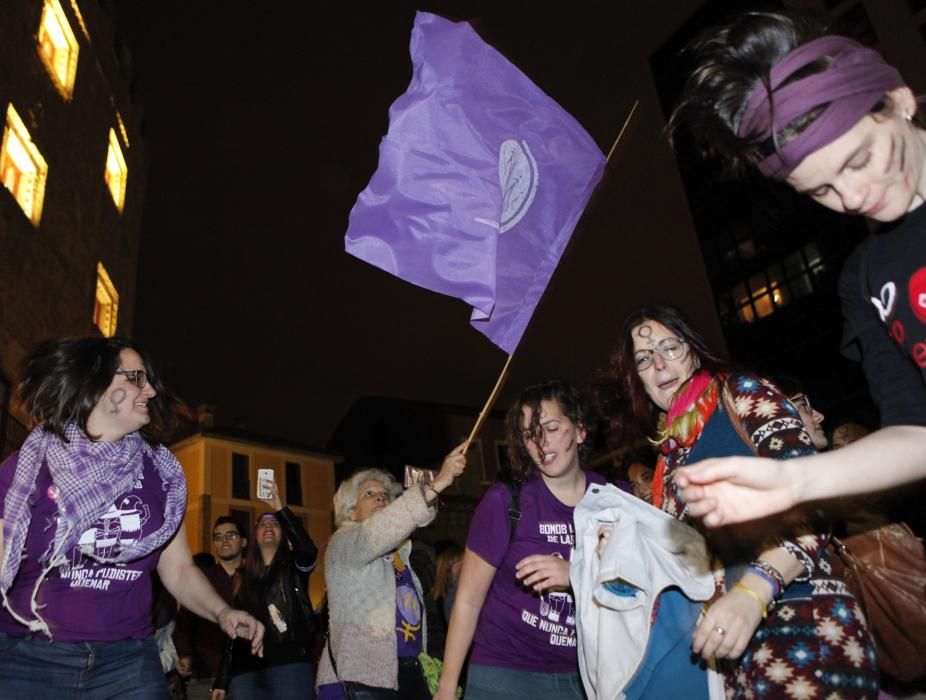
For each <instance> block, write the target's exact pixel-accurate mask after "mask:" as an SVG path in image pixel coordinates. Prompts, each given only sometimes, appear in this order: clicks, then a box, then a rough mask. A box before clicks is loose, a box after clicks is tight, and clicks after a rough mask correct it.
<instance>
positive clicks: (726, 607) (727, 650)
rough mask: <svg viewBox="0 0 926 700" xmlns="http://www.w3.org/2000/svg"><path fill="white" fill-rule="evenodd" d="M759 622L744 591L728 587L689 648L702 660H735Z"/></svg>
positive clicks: (757, 611)
mask: <svg viewBox="0 0 926 700" xmlns="http://www.w3.org/2000/svg"><path fill="white" fill-rule="evenodd" d="M760 622H762V610H761V608H760V607H759V605H757V603H756V601H755V599H754V598H753V597H752V596H750V595H749V593H747V592H746V591H744V590H742V589H739V588H732V589H730V590H729V591H727V593H726V595H724V596H723V597H722V598H721V599H720V600H718V601H717V602H715V603H714V604H713V605H711V606H710V608H708V610H707V612H706V613H705V614H704V616H703V617H702V618H701V621H700V622H699V623H698V627H697V629H696V630H695V635H694V641H693V643H692V645H691V648H692V650H693V651H694V652H695V653H696V654H701V656H702V657H704V658H705V659H710V658H711V657H717V658H718V659H736V658H739V657H740V656H742V655H743V652H744V651H746V646H747V645H748V644H749V640H750V639H752V636H753V635H754V634H755V632H756V629H757V628H758V627H759V623H760Z"/></svg>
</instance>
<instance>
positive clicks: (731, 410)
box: [720, 377, 759, 455]
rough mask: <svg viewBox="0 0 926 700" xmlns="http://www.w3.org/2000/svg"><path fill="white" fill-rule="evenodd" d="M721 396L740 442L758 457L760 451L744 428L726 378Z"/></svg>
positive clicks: (722, 383)
mask: <svg viewBox="0 0 926 700" xmlns="http://www.w3.org/2000/svg"><path fill="white" fill-rule="evenodd" d="M720 396H721V398H722V399H723V407H724V409H725V410H726V412H727V418H728V419H729V420H730V425H732V426H733V430H735V431H736V434H737V435H739V437H740V440H742V441H743V443H744V444H745V445H746V447H748V448H749V449H750V450H751V451H752V453H753V454H754V455H758V454H759V451H758V450H757V449H756V445H755V443H754V442H753V441H752V438H751V437H749V435H747V434H746V430H745V428H743V421H741V420H740V416H739V414H738V413H737V412H736V403H735V402H734V401H733V396H731V393H730V387H729V386H727V378H726V377H724V379H723V381H722V382H721V384H720Z"/></svg>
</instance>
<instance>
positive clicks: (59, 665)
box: [0, 633, 167, 700]
mask: <svg viewBox="0 0 926 700" xmlns="http://www.w3.org/2000/svg"><path fill="white" fill-rule="evenodd" d="M0 688H2V693H3V697H9V698H17V697H18V698H22V699H23V700H71V699H72V698H73V699H75V700H76V699H77V698H79V699H80V700H110V699H115V698H119V699H120V700H164V697H165V696H166V695H167V684H166V683H165V681H164V672H163V671H162V670H161V660H160V658H159V657H158V647H157V644H156V643H155V641H154V637H148V638H147V639H127V640H125V641H121V642H77V643H65V642H52V641H49V640H48V639H45V638H36V637H8V636H7V635H5V634H2V633H0Z"/></svg>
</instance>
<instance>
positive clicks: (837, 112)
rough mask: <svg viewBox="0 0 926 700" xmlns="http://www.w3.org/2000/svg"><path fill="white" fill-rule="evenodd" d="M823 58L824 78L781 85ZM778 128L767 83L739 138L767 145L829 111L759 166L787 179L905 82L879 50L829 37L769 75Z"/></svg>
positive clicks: (754, 98)
mask: <svg viewBox="0 0 926 700" xmlns="http://www.w3.org/2000/svg"><path fill="white" fill-rule="evenodd" d="M823 56H831V57H832V59H833V60H832V63H830V65H829V66H828V67H827V68H826V70H823V71H821V72H819V73H813V74H811V75H808V76H807V77H805V78H801V79H799V80H795V81H794V82H791V83H788V84H787V85H784V86H783V87H782V86H781V84H782V83H783V82H785V81H786V80H787V79H788V78H790V77H791V76H792V75H793V74H794V73H795V72H796V71H798V70H800V69H801V68H804V67H805V66H808V65H810V64H811V63H813V62H814V61H816V60H818V59H820V58H822V57H823ZM769 80H770V82H771V91H772V94H773V99H774V108H775V124H774V128H773V127H772V125H771V105H770V100H769V94H768V90H766V87H765V84H763V83H759V84H758V85H756V87H755V89H754V90H753V91H752V95H750V97H749V101H748V102H747V103H746V108H745V109H744V110H743V116H742V118H741V119H740V124H739V128H738V129H737V130H736V134H737V136H739V137H741V138H749V139H751V140H754V141H764V140H765V139H768V138H769V137H771V136H772V134H775V133H778V132H779V131H781V129H783V128H784V127H786V126H787V125H788V124H790V123H791V122H792V121H793V120H795V119H797V118H798V117H800V116H802V115H804V114H807V112H809V111H811V110H812V109H814V108H816V107H820V106H821V105H828V106H827V107H826V109H824V110H823V112H822V113H821V114H820V115H819V116H818V117H817V118H816V119H815V120H814V121H813V123H811V124H810V125H809V126H808V127H807V128H806V129H804V131H802V132H801V133H800V134H798V135H796V136H795V137H794V138H793V139H792V140H791V141H789V142H788V143H787V144H785V145H784V146H781V147H780V148H776V149H775V151H774V152H773V153H772V154H771V155H769V156H768V157H766V158H765V160H763V161H761V162H760V163H759V170H760V171H761V172H762V174H763V175H765V176H767V177H772V178H775V179H778V180H783V179H785V178H786V177H787V176H788V175H789V174H790V173H791V171H792V170H794V169H795V168H796V167H797V166H798V165H800V163H801V161H802V160H804V158H806V157H807V156H808V155H810V154H811V153H813V152H814V151H817V150H819V149H821V148H823V147H824V146H826V145H827V144H830V143H832V142H833V141H835V140H836V139H838V138H839V137H840V136H842V135H843V134H844V133H846V132H847V131H848V130H849V129H851V128H852V127H853V126H855V124H856V123H857V122H858V121H859V120H860V119H861V118H862V117H864V116H865V115H866V114H868V113H869V112H870V111H871V108H872V107H874V106H875V105H876V104H877V103H878V100H880V99H881V98H882V97H884V94H885V93H887V92H888V91H890V90H893V89H894V88H897V87H900V86H902V85H904V81H903V78H902V77H901V76H900V73H899V72H898V71H897V69H896V68H894V67H893V66H890V65H888V64H887V63H886V62H885V61H884V59H883V58H882V57H881V54H879V53H878V52H877V51H874V50H873V49H868V48H865V47H864V46H862V45H861V44H859V43H857V42H855V41H852V39H847V38H846V37H842V36H824V37H820V38H819V39H814V40H813V41H810V42H808V43H806V44H804V45H803V46H800V47H798V48H796V49H795V50H794V51H792V52H791V53H789V54H788V55H787V56H785V57H784V58H782V59H781V60H780V61H778V63H776V64H775V65H774V66H773V67H772V70H771V73H770V74H769Z"/></svg>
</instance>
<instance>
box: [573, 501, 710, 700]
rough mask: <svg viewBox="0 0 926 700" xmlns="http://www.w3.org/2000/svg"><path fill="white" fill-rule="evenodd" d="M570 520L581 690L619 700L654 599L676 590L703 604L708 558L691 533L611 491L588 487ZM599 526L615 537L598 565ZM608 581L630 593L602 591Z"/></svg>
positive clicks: (593, 698)
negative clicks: (572, 525) (610, 527)
mask: <svg viewBox="0 0 926 700" xmlns="http://www.w3.org/2000/svg"><path fill="white" fill-rule="evenodd" d="M573 517H574V519H575V528H576V551H575V553H574V554H573V557H572V563H571V565H570V577H571V579H572V588H573V594H574V595H575V599H576V607H577V610H578V617H577V620H576V631H577V635H578V651H579V670H580V672H581V674H582V682H583V684H584V685H585V692H586V693H587V694H588V698H589V700H597V699H598V698H604V699H606V700H611V699H612V698H623V697H624V693H623V691H624V689H625V688H626V687H627V685H628V684H629V683H630V681H631V680H632V679H633V677H634V674H635V673H636V671H637V669H638V667H639V666H640V663H641V662H642V660H643V657H644V655H645V653H646V647H647V643H648V641H649V635H650V619H651V617H652V612H653V604H654V603H655V601H656V599H657V598H658V597H659V593H660V592H661V591H662V590H664V589H666V588H669V587H670V586H676V587H678V588H679V589H681V590H682V592H683V593H684V594H685V596H686V597H688V598H689V599H690V600H693V601H706V600H709V599H710V597H711V596H712V595H713V593H714V579H713V576H712V574H711V567H710V557H709V556H708V553H707V547H706V545H705V542H704V538H703V537H702V536H701V534H700V533H699V532H698V531H697V530H695V529H694V528H692V527H691V526H689V525H686V524H685V523H682V522H680V521H678V520H676V519H675V518H673V517H672V516H670V515H668V514H667V513H663V512H662V511H661V510H659V509H657V508H654V507H653V506H651V505H649V504H648V503H645V502H644V501H641V500H640V499H638V498H636V497H635V496H631V495H630V494H627V493H625V492H623V491H621V490H620V489H618V488H617V487H615V486H613V485H610V484H608V485H605V486H598V485H595V486H592V487H591V488H590V489H589V490H588V491H587V492H586V494H585V496H584V497H583V498H582V500H581V501H580V502H579V504H578V505H577V506H576V508H575V512H574V515H573ZM604 524H609V525H613V527H614V529H613V531H612V533H611V536H610V537H609V538H608V542H607V544H606V546H605V549H604V551H603V552H602V554H601V556H600V557H599V555H598V552H597V551H596V550H597V546H598V532H599V529H600V528H601V526H602V525H604ZM613 581H619V582H621V583H623V584H627V585H628V586H632V587H633V588H634V589H636V590H635V591H632V590H628V593H627V595H624V596H622V595H617V594H615V593H612V592H610V591H608V590H606V589H605V588H604V584H605V583H608V582H613ZM712 697H713V692H712Z"/></svg>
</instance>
